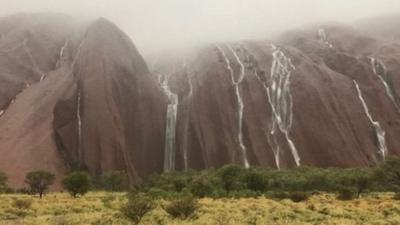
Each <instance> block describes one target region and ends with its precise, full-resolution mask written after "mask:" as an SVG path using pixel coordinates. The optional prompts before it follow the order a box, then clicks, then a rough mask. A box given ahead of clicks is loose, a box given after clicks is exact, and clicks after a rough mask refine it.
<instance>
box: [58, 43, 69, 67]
mask: <svg viewBox="0 0 400 225" xmlns="http://www.w3.org/2000/svg"><path fill="white" fill-rule="evenodd" d="M68 43H69V42H68V40H65V43H64V45H63V46H62V47H61V49H60V53H59V54H58V60H57V63H56V67H59V66H60V63H61V60H62V57H63V56H64V51H65V48H66V47H67V46H68Z"/></svg>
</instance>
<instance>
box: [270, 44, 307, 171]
mask: <svg viewBox="0 0 400 225" xmlns="http://www.w3.org/2000/svg"><path fill="white" fill-rule="evenodd" d="M272 49H273V53H272V56H273V62H272V67H271V77H270V86H269V87H267V94H268V102H269V104H270V106H271V109H272V117H273V118H272V121H273V123H272V127H271V131H270V134H271V136H272V138H273V139H274V143H277V141H276V138H277V137H276V129H277V128H279V130H280V131H281V132H282V133H283V134H284V135H285V138H286V140H287V142H288V145H289V147H290V150H291V152H292V155H293V158H294V161H295V163H296V165H297V166H300V157H299V154H298V151H297V148H296V146H295V144H294V142H293V140H292V139H291V138H290V135H289V132H290V129H291V127H292V121H293V112H292V111H293V101H292V95H291V93H290V76H291V73H292V71H293V70H294V69H295V67H294V65H293V64H292V62H291V60H290V59H289V58H288V57H286V56H285V54H284V53H283V52H282V51H281V50H280V49H279V48H278V47H276V46H274V45H272ZM279 151H280V149H279V145H276V149H275V150H274V152H275V153H276V155H275V158H276V160H279ZM277 165H278V168H279V161H277Z"/></svg>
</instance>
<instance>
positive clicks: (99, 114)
mask: <svg viewBox="0 0 400 225" xmlns="http://www.w3.org/2000/svg"><path fill="white" fill-rule="evenodd" d="M0 33H1V34H2V39H1V41H0V63H1V70H2V71H1V75H0V77H1V80H2V82H1V88H0V91H1V92H2V94H1V97H0V109H1V110H4V112H3V113H2V115H1V117H0V128H1V129H0V155H1V158H0V171H4V172H6V173H7V174H8V175H9V177H10V184H11V185H12V186H13V187H17V186H22V185H23V180H24V176H25V174H26V173H27V172H29V171H32V170H37V169H44V170H48V171H51V172H53V173H56V174H57V175H59V176H58V177H61V175H62V174H65V173H66V172H67V171H70V170H72V169H78V168H81V169H82V168H83V169H87V170H88V171H90V172H91V173H92V174H93V175H95V176H100V175H101V174H103V173H104V172H107V171H110V170H126V171H128V174H129V176H130V178H131V180H132V181H137V180H138V179H139V176H144V175H146V174H149V173H151V172H153V171H161V169H162V162H163V161H162V160H163V157H162V155H163V146H164V141H163V138H164V126H165V124H164V115H165V108H166V106H165V105H166V98H165V97H164V96H163V95H162V92H161V90H160V88H159V87H158V85H157V81H156V78H155V77H154V76H153V75H152V74H150V72H149V71H148V69H147V66H146V64H145V62H144V60H143V59H142V57H141V56H140V55H139V53H138V51H137V50H136V48H135V47H134V45H133V44H132V43H131V41H130V39H129V38H128V37H127V36H126V35H125V34H124V33H123V32H122V31H120V30H119V29H118V28H117V27H116V26H115V25H113V24H112V23H110V22H108V21H106V20H105V19H99V20H96V21H94V22H91V23H88V24H82V23H78V22H75V21H73V20H72V19H71V18H69V17H66V16H61V15H16V16H12V17H9V18H5V19H3V20H1V21H0Z"/></svg>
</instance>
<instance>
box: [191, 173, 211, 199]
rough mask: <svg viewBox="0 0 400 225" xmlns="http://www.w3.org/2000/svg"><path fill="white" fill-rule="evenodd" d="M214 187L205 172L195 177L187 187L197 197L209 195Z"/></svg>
mask: <svg viewBox="0 0 400 225" xmlns="http://www.w3.org/2000/svg"><path fill="white" fill-rule="evenodd" d="M216 188H217V187H216V185H215V184H213V182H212V181H211V179H210V177H209V176H208V175H207V174H206V175H201V176H199V177H197V178H195V179H194V180H193V181H192V183H191V184H190V187H189V189H190V192H191V193H192V194H193V195H194V196H196V197H199V198H203V197H206V196H211V195H212V194H213V192H214V190H215V189H216Z"/></svg>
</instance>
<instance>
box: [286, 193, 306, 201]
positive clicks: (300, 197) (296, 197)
mask: <svg viewBox="0 0 400 225" xmlns="http://www.w3.org/2000/svg"><path fill="white" fill-rule="evenodd" d="M289 198H290V199H291V200H292V201H293V202H302V201H307V200H308V199H309V198H310V194H309V193H307V192H301V191H297V192H292V193H290V194H289Z"/></svg>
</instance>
